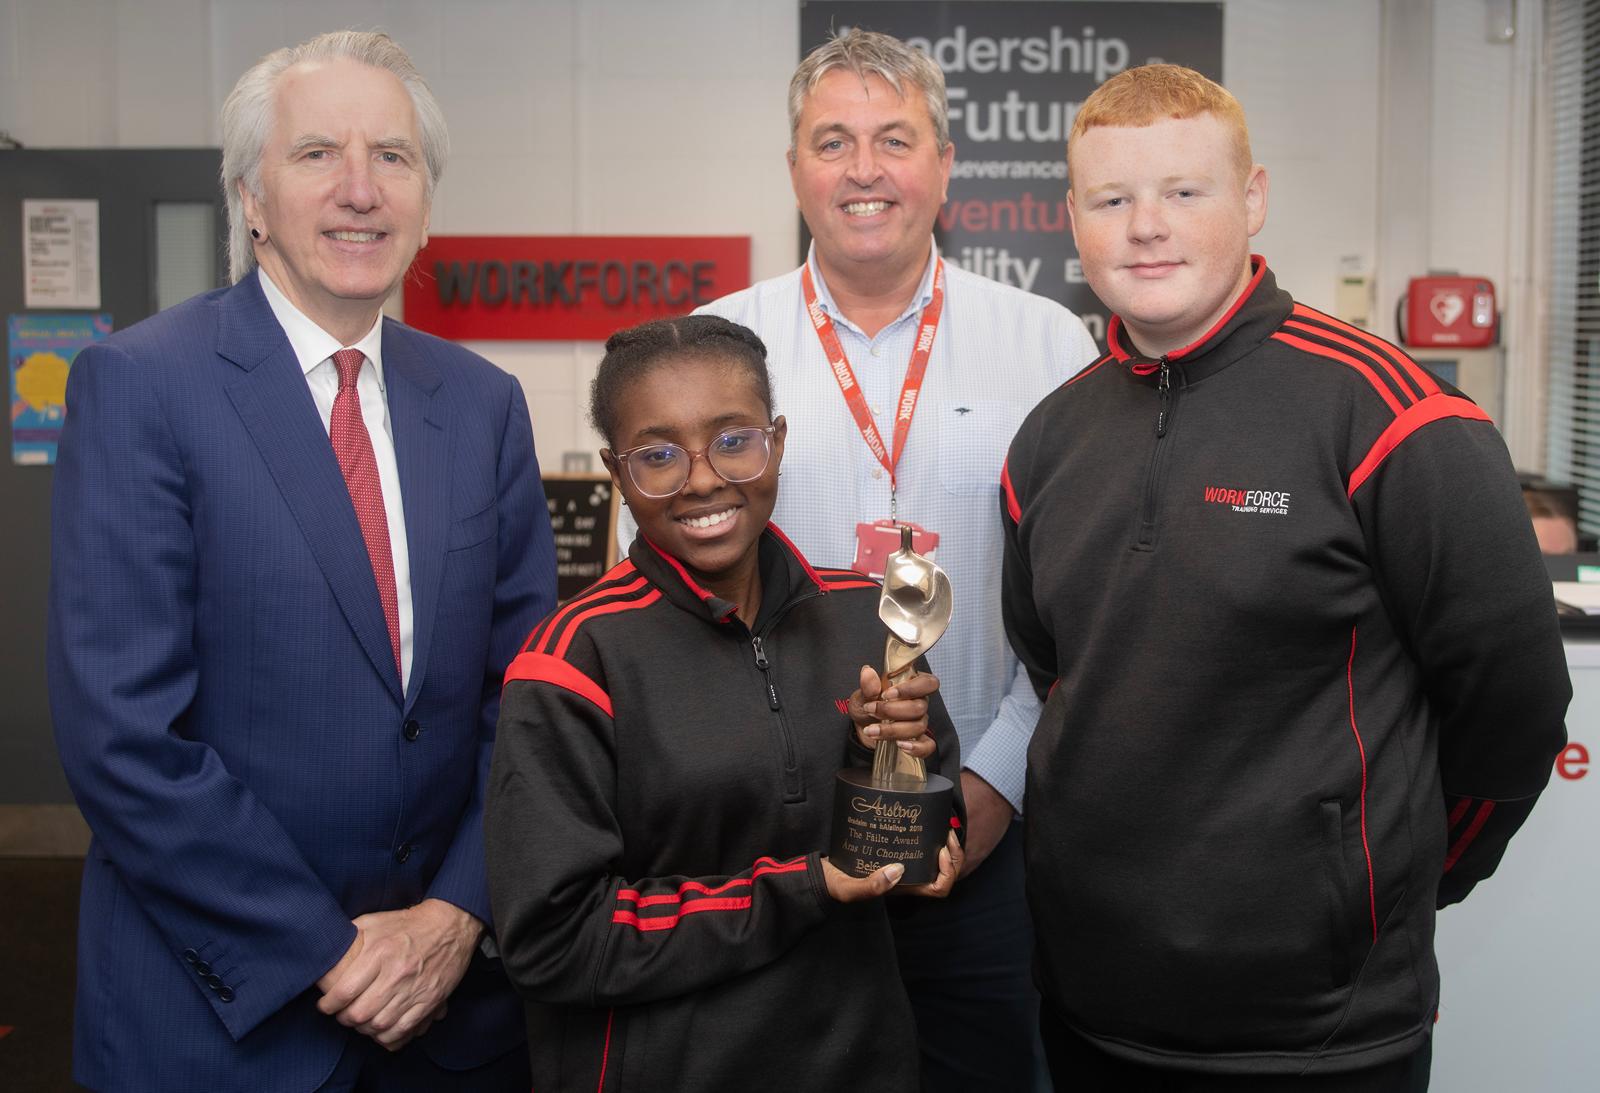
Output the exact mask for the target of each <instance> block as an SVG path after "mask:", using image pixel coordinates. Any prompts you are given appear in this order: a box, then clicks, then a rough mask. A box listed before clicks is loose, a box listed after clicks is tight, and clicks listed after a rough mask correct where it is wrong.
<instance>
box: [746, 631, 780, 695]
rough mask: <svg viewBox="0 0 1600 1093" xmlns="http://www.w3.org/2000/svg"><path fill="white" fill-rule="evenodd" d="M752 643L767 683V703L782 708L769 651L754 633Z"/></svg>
mask: <svg viewBox="0 0 1600 1093" xmlns="http://www.w3.org/2000/svg"><path fill="white" fill-rule="evenodd" d="M750 645H751V647H752V648H753V649H755V651H756V667H757V668H759V669H761V678H762V679H763V680H764V681H765V682H766V684H767V705H768V706H770V707H771V708H772V709H774V710H778V709H782V705H781V703H779V701H778V685H777V684H776V683H773V682H772V662H771V661H770V660H768V659H767V651H766V650H765V649H763V648H762V647H761V639H760V638H758V637H756V636H755V635H753V634H752V635H751V637H750Z"/></svg>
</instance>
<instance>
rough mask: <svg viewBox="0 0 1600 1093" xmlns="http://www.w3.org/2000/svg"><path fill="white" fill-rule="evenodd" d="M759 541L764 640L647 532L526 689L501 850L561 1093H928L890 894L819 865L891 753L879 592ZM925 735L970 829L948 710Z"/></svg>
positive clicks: (509, 733) (495, 851)
mask: <svg viewBox="0 0 1600 1093" xmlns="http://www.w3.org/2000/svg"><path fill="white" fill-rule="evenodd" d="M759 550H760V556H761V571H762V589H763V590H762V608H761V612H760V615H759V617H758V618H757V620H756V625H755V628H754V633H752V632H751V630H749V629H747V628H746V626H745V624H744V623H743V622H741V621H740V620H739V618H738V617H737V615H735V614H734V612H735V610H736V606H735V605H734V604H731V603H728V602H727V601H725V600H721V599H718V598H717V597H715V596H714V595H712V594H711V593H710V592H708V591H706V590H704V589H702V588H700V587H699V586H698V585H696V583H695V582H694V581H693V579H692V577H691V575H690V574H689V573H688V572H687V571H686V570H685V569H684V568H683V566H682V565H681V563H679V562H677V561H676V560H675V559H672V558H670V557H668V556H667V555H666V554H664V553H662V552H661V551H659V550H658V549H657V548H656V547H655V546H654V545H652V544H651V543H650V542H649V541H648V540H647V539H646V538H645V537H644V536H642V535H641V536H639V537H638V538H637V539H636V540H635V541H634V544H633V547H632V549H631V550H630V551H629V557H628V560H627V561H624V562H622V563H620V564H619V565H617V566H616V567H615V568H613V569H612V570H611V571H610V572H609V573H607V574H606V576H605V577H604V578H602V579H601V580H600V581H598V582H597V583H596V584H594V585H593V586H591V587H590V588H589V589H588V590H587V591H585V592H584V593H583V594H581V595H580V596H578V597H577V598H576V599H575V600H573V601H572V602H571V603H569V604H567V605H566V606H564V607H562V608H561V609H559V610H557V611H556V612H555V613H554V614H552V615H551V616H550V617H549V618H548V619H546V620H545V621H544V622H542V623H541V624H540V625H539V626H538V628H536V629H535V630H534V632H533V634H532V636H531V637H530V638H529V639H528V643H527V645H526V646H525V647H524V651H523V653H522V654H521V655H520V656H518V657H517V659H516V660H515V661H514V662H513V663H512V665H511V668H510V670H509V671H508V672H507V675H506V685H505V690H504V693H503V698H502V701H501V706H500V724H499V732H498V736H497V739H496V743H495V751H494V762H493V766H492V769H491V772H490V777H489V791H488V802H487V807H486V813H485V825H484V826H485V840H486V843H487V849H488V857H489V882H490V892H491V896H492V901H493V906H494V916H495V927H496V932H497V935H498V939H499V945H500V951H501V955H502V958H503V959H504V961H505V966H506V970H507V972H508V973H509V975H510V977H511V980H512V982H513V983H514V984H515V985H516V987H517V989H518V991H519V992H520V993H521V994H522V996H523V999H524V1001H525V1003H526V1012H527V1024H528V1040H529V1047H530V1051H531V1053H532V1059H533V1078H534V1088H535V1089H536V1090H538V1091H539V1093H557V1091H562V1090H583V1091H585V1093H590V1091H595V1090H600V1091H602V1093H610V1091H617V1090H635V1089H638V1090H643V1089H651V1090H656V1089H672V1090H732V1089H770V1090H789V1089H792V1090H819V1089H856V1088H868V1087H870V1088H872V1089H874V1090H906V1091H910V1090H914V1089H916V1088H917V1073H918V1055H917V1037H916V1028H915V1024H914V1022H913V1018H912V1013H911V1007H910V1003H909V1001H908V1000H907V998H906V994H905V989H904V987H903V986H902V985H901V981H900V972H899V968H898V965H897V963H896V959H895V949H894V940H893V937H892V936H891V934H890V931H889V922H888V917H887V915H886V913H885V907H884V901H883V900H872V901H868V902H863V903H855V904H848V905H846V904H840V903H836V902H835V901H834V900H833V899H832V898H831V897H829V896H828V894H827V889H826V885H825V882H824V880H823V875H822V865H821V859H820V855H819V852H822V853H825V852H826V848H827V842H828V829H829V824H830V822H831V809H832V805H833V792H834V776H835V774H836V773H837V772H838V771H839V770H840V768H842V767H844V766H846V765H859V766H867V765H870V762H871V753H870V752H868V751H867V750H866V749H864V748H862V747H861V746H860V745H859V744H856V743H854V734H853V732H852V728H851V724H850V719H849V717H848V716H847V715H846V714H845V712H844V707H843V700H844V699H845V698H847V697H848V696H849V694H850V693H851V692H852V691H853V690H855V688H856V686H857V683H858V676H859V674H860V670H861V665H863V664H875V665H878V666H879V668H880V670H881V665H882V660H883V654H884V640H885V637H886V635H887V631H886V630H885V629H884V627H883V625H882V624H881V623H880V622H879V621H878V612H877V605H878V595H879V591H878V585H877V583H876V582H874V581H872V580H870V579H869V578H867V577H864V576H862V575H861V574H859V573H853V572H849V571H844V570H828V569H824V570H816V569H813V568H812V567H811V566H810V565H808V564H807V563H806V561H805V559H804V558H803V557H802V556H801V555H800V554H799V552H798V551H796V550H795V548H794V547H793V546H792V545H791V544H790V543H789V541H788V540H787V539H786V538H784V537H783V536H782V535H781V533H779V532H778V531H777V529H776V528H772V527H770V526H769V528H768V529H767V531H766V532H764V533H763V535H762V538H761V542H760V547H759ZM923 670H926V666H925V665H924V666H923ZM929 724H930V729H931V732H932V734H933V736H934V739H935V741H936V743H937V746H938V752H937V755H936V756H935V758H934V759H932V760H930V761H929V764H928V767H929V770H930V771H935V772H939V773H943V774H944V775H946V776H947V777H950V778H951V779H952V780H956V781H957V782H958V789H957V813H958V815H964V814H963V813H961V803H960V801H959V779H958V775H959V772H960V769H961V757H960V744H959V743H958V741H957V739H956V735H955V730H954V728H953V726H952V725H951V723H950V720H949V717H948V715H947V714H946V713H945V709H944V705H943V703H942V702H941V701H939V700H938V698H937V696H935V698H934V700H933V701H932V702H931V703H930V706H929ZM953 822H955V823H956V824H957V826H959V821H953ZM904 898H905V900H906V902H907V903H908V904H914V903H915V902H916V900H915V897H904Z"/></svg>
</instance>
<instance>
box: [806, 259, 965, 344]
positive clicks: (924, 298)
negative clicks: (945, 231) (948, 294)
mask: <svg viewBox="0 0 1600 1093" xmlns="http://www.w3.org/2000/svg"><path fill="white" fill-rule="evenodd" d="M938 263H939V244H938V243H937V242H934V243H932V244H931V245H930V246H929V248H928V264H927V266H926V267H925V268H924V269H923V271H922V280H921V281H920V282H918V283H917V291H916V294H915V295H913V296H912V297H911V303H909V304H908V305H906V309H905V310H904V311H903V312H901V313H900V318H899V319H896V320H895V322H899V321H900V320H901V319H904V318H905V317H906V316H907V315H917V314H920V313H921V311H922V309H923V308H925V307H927V306H928V304H929V303H931V302H932V300H933V269H934V266H936V265H938ZM806 264H807V265H808V266H810V267H811V281H812V283H813V284H814V285H816V286H817V303H819V304H821V305H822V307H823V310H825V311H827V313H828V315H829V317H830V318H832V319H833V320H834V321H835V322H840V321H842V322H846V323H849V322H850V320H849V319H847V318H845V316H844V315H843V313H841V312H840V311H839V308H838V307H837V305H835V304H834V302H833V293H832V292H829V291H828V283H827V281H826V279H824V278H823V276H822V267H820V266H819V265H817V241H816V240H815V239H813V240H812V241H811V248H810V250H808V251H807V252H806ZM854 325H855V324H853V323H851V326H852V328H854ZM891 325H893V324H891Z"/></svg>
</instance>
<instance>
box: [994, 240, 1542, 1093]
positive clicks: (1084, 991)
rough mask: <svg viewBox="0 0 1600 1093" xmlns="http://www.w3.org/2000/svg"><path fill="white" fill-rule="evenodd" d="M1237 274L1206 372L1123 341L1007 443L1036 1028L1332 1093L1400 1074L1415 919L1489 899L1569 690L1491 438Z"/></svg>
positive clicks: (1417, 1025) (1412, 1009) (1181, 358)
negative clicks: (1024, 674) (1065, 1029)
mask: <svg viewBox="0 0 1600 1093" xmlns="http://www.w3.org/2000/svg"><path fill="white" fill-rule="evenodd" d="M1252 262H1253V264H1254V272H1253V277H1252V280H1251V281H1250V283H1249V286H1248V287H1247V289H1246V290H1245V292H1244V294H1243V295H1242V297H1241V298H1240V300H1239V302H1238V303H1237V304H1236V305H1235V307H1234V309H1233V310H1232V311H1230V312H1229V313H1228V314H1227V315H1226V316H1224V318H1223V319H1222V320H1220V321H1219V322H1218V324H1217V326H1216V327H1215V328H1214V329H1213V330H1211V331H1210V332H1208V333H1207V334H1206V335H1205V336H1204V337H1203V338H1202V339H1201V340H1200V341H1198V342H1196V343H1195V344H1194V345H1191V346H1188V347H1186V348H1185V349H1183V350H1180V351H1177V352H1173V353H1170V354H1168V355H1167V356H1166V357H1165V358H1162V359H1160V360H1151V359H1148V358H1140V357H1139V356H1138V355H1137V351H1136V350H1135V349H1134V347H1133V345H1132V343H1131V342H1130V341H1129V340H1128V339H1127V336H1126V332H1125V331H1124V330H1123V329H1122V326H1121V323H1120V322H1119V321H1117V320H1113V321H1112V324H1111V326H1110V328H1109V342H1110V345H1111V352H1110V353H1109V354H1107V355H1106V356H1105V357H1104V358H1102V359H1101V360H1100V361H1098V362H1096V363H1095V364H1094V365H1092V366H1091V367H1090V368H1088V369H1086V370H1085V371H1084V372H1083V373H1081V374H1080V375H1079V376H1078V377H1076V378H1074V379H1073V380H1071V381H1069V382H1068V383H1067V384H1066V385H1065V386H1063V387H1062V388H1060V389H1058V390H1057V391H1055V392H1054V393H1052V394H1051V395H1050V396H1049V397H1047V398H1046V399H1045V400H1044V401H1043V402H1042V403H1041V404H1040V405H1039V406H1038V407H1037V408H1036V409H1035V410H1034V412H1033V413H1032V414H1031V415H1030V416H1029V417H1028V418H1027V420H1026V421H1025V422H1024V423H1023V425H1022V428H1021V429H1020V431H1019V432H1018V434H1017V437H1016V439H1015V441H1014V442H1013V444H1012V448H1011V452H1010V457H1009V459H1008V461H1007V464H1006V468H1005V470H1004V472H1003V475H1002V497H1001V504H1002V506H1003V507H1004V508H1005V510H1006V557H1005V572H1004V579H1003V586H1004V596H1005V618H1006V629H1007V633H1008V635H1009V636H1010V638H1011V641H1012V644H1013V645H1014V646H1015V647H1016V650H1017V653H1018V655H1019V656H1020V657H1021V659H1022V661H1023V663H1024V664H1025V665H1026V666H1027V668H1028V670H1029V673H1030V675H1031V677H1032V679H1033V682H1034V685H1035V687H1036V688H1037V689H1038V690H1039V693H1040V695H1041V696H1047V697H1046V701H1045V706H1044V711H1043V714H1042V716H1041V719H1040V722H1039V727H1038V730H1037V732H1036V733H1035V734H1034V737H1033V741H1032V746H1031V747H1030V749H1029V752H1028V778H1027V818H1028V827H1027V863H1028V885H1029V900H1030V904H1031V907H1032V910H1033V914H1034V921H1035V925H1036V929H1037V937H1038V958H1037V963H1038V969H1039V978H1040V983H1041V988H1042V990H1043V992H1044V995H1045V997H1046V1000H1047V1003H1048V1004H1050V1005H1053V1006H1054V1007H1056V1009H1057V1010H1058V1012H1059V1013H1060V1015H1061V1016H1062V1017H1063V1019H1065V1020H1066V1021H1068V1022H1069V1023H1070V1024H1071V1025H1072V1026H1073V1027H1075V1028H1076V1029H1077V1030H1078V1031H1079V1032H1081V1033H1083V1034H1084V1035H1086V1036H1088V1037H1089V1038H1090V1039H1091V1040H1093V1041H1094V1042H1095V1043H1097V1044H1099V1045H1100V1046H1101V1047H1102V1048H1104V1049H1105V1050H1107V1051H1110V1052H1112V1053H1113V1054H1116V1055H1119V1056H1122V1057H1125V1058H1129V1059H1133V1060H1136V1061H1139V1062H1143V1063H1147V1064H1151V1065H1165V1066H1169V1067H1176V1068H1186V1069H1195V1070H1208V1071H1219V1072H1239V1073H1282V1074H1298V1073H1301V1072H1303V1071H1306V1070H1308V1069H1309V1071H1310V1072H1311V1073H1321V1072H1327V1071H1334V1070H1346V1069H1354V1068H1358V1067H1366V1066H1372V1065H1377V1064H1381V1063H1383V1062H1385V1061H1388V1060H1390V1059H1394V1058H1398V1057H1400V1056H1402V1055H1404V1054H1406V1053H1408V1052H1410V1051H1413V1050H1415V1049H1416V1048H1417V1047H1419V1046H1420V1045H1421V1043H1422V1038H1423V1036H1424V1035H1425V1034H1426V1033H1427V1031H1428V1029H1429V1028H1430V1027H1431V1025H1432V1022H1433V1020H1434V1014H1435V1011H1436V1009H1437V1006H1438V1002H1439V975H1438V966H1437V963H1436V961H1435V959H1434V953H1433V930H1434V909H1435V906H1436V905H1437V906H1444V905H1445V904H1447V903H1451V902H1454V901H1456V900H1458V899H1460V898H1462V897H1463V896H1465V895H1466V893H1467V892H1468V891H1469V890H1470V889H1471V887H1472V886H1473V884H1474V883H1476V882H1477V881H1478V880H1480V879H1482V878H1484V877H1486V876H1488V875H1489V874H1490V873H1491V872H1493V870H1494V867H1495V865H1496V864H1497V862H1498V861H1499V858H1500V855H1501V853H1502V851H1503V850H1504V849H1505V845H1506V842H1507V840H1508V839H1509V838H1510V837H1511V835H1512V833H1513V832H1514V831H1515V830H1516V829H1517V827H1518V826H1519V825H1520V824H1521V823H1522V821H1523V820H1524V819H1525V818H1526V816H1527V814H1528V812H1529V810H1530V809H1531V808H1532V806H1533V802H1534V799H1535V798H1536V797H1537V796H1538V794H1539V792H1540V790H1541V789H1542V788H1543V787H1544V784H1545V782H1546V780H1547V778H1548V777H1549V773H1550V769H1551V764H1552V762H1553V760H1554V757H1555V755H1556V753H1557V752H1558V751H1559V750H1560V749H1561V747H1562V746H1563V745H1564V743H1565V740H1566V734H1565V729H1564V727H1563V724H1562V721H1563V717H1564V714H1565V710H1566V706H1567V701H1568V699H1569V698H1570V697H1571V688H1570V685H1569V683H1568V679H1567V671H1566V661H1565V657H1564V654H1563V651H1562V647H1561V640H1560V635H1559V632H1558V628H1557V622H1556V615H1555V607H1554V603H1553V599H1552V595H1551V588H1550V581H1549V578H1548V577H1547V576H1546V574H1545V570H1544V567H1543V565H1542V563H1541V561H1540V557H1539V551H1538V547H1537V544H1536V542H1535V539H1534V535H1533V531H1532V529H1531V527H1530V523H1529V519H1528V515H1527V512H1526V511H1525V509H1524V507H1523V503H1522V500H1521V496H1520V491H1519V489H1518V486H1517V481H1516V478H1515V476H1514V474H1513V472H1512V468H1511V463H1510V460H1509V458H1508V456H1507V453H1506V450H1505V446H1504V444H1503V443H1502V442H1501V439H1500V436H1499V434H1498V433H1497V432H1496V431H1495V429H1494V426H1493V425H1492V423H1490V421H1489V420H1488V418H1487V417H1486V415H1484V414H1483V413H1482V411H1480V410H1479V409H1478V407H1477V406H1476V405H1474V404H1473V403H1472V402H1470V401H1469V400H1467V399H1466V398H1465V397H1464V396H1463V395H1462V394H1461V393H1460V392H1459V391H1456V390H1454V389H1453V388H1451V387H1449V386H1448V385H1447V384H1445V383H1443V382H1441V381H1439V380H1438V379H1437V378H1435V377H1433V376H1431V375H1429V374H1428V373H1427V372H1425V371H1424V370H1423V369H1421V368H1420V367H1418V366H1417V365H1416V364H1415V363H1414V362H1412V361H1411V360H1410V359H1409V358H1407V357H1406V356H1405V354H1404V353H1403V352H1401V351H1400V350H1398V349H1396V348H1395V347H1393V346H1391V345H1389V344H1388V343H1386V342H1383V341H1381V340H1380V339H1378V338H1375V337H1373V336H1372V335H1370V334H1367V333H1366V332H1364V331H1360V330H1357V329H1355V328H1353V327H1350V326H1346V325H1345V324H1343V323H1341V322H1339V321H1338V320H1336V319H1333V318H1330V317H1328V316H1326V315H1323V314H1321V313H1320V312H1317V311H1314V310H1312V309H1310V308H1307V307H1303V306H1300V305H1297V304H1295V303H1294V301H1293V300H1292V299H1290V297H1289V295H1288V294H1287V293H1285V292H1283V291H1281V290H1279V289H1278V288H1277V285H1276V283H1275V281H1274V279H1273V277H1272V274H1271V273H1270V272H1269V271H1268V270H1267V268H1266V265H1265V263H1264V262H1262V261H1261V259H1259V258H1253V259H1252ZM1507 925H1508V926H1514V925H1515V924H1511V923H1508V924H1507Z"/></svg>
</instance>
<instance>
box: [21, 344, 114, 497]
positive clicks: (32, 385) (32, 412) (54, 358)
mask: <svg viewBox="0 0 1600 1093" xmlns="http://www.w3.org/2000/svg"><path fill="white" fill-rule="evenodd" d="M110 333H111V316H110V315H83V314H54V315H51V314H43V315H41V314H33V315H12V316H11V317H10V318H9V319H7V320H6V347H7V352H6V357H7V359H8V360H9V361H10V362H11V367H10V369H9V371H10V373H11V460H12V462H14V463H21V464H33V465H37V466H47V465H49V464H51V463H54V462H55V461H56V441H57V440H59V439H60V438H61V427H62V426H63V425H65V424H66V423H67V371H68V370H69V369H70V368H71V367H72V360H73V358H74V357H76V356H77V355H78V350H80V349H82V348H83V347H84V346H86V345H93V344H94V343H95V342H97V341H100V340H101V339H103V338H105V337H106V335H108V334H110Z"/></svg>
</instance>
